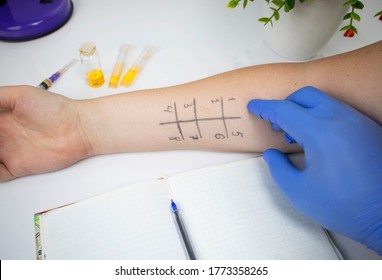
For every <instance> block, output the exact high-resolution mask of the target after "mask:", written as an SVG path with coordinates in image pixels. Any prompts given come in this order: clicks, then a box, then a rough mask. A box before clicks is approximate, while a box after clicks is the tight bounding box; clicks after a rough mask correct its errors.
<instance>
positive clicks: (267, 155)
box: [263, 149, 303, 206]
mask: <svg viewBox="0 0 382 280" xmlns="http://www.w3.org/2000/svg"><path fill="white" fill-rule="evenodd" d="M263 158H264V159H265V161H266V162H267V164H268V167H269V170H270V173H271V175H272V178H273V179H274V180H275V182H276V183H277V185H278V186H279V188H280V189H281V191H282V192H283V193H284V194H285V195H286V197H287V198H288V199H289V201H290V202H291V203H292V204H293V205H295V206H296V205H298V204H299V203H298V202H299V201H301V198H302V189H303V188H302V187H303V186H302V183H301V182H302V176H303V175H302V174H303V171H301V170H299V169H297V168H296V167H295V166H294V165H293V163H292V162H291V161H290V159H289V158H288V157H287V156H286V155H285V154H284V153H282V152H280V151H279V150H276V149H269V150H266V151H265V152H264V154H263Z"/></svg>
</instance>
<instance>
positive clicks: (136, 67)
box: [121, 45, 153, 87]
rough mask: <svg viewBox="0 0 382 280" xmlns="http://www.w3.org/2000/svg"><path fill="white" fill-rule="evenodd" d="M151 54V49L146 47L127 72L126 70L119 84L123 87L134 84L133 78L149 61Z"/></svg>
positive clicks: (148, 46)
mask: <svg viewBox="0 0 382 280" xmlns="http://www.w3.org/2000/svg"><path fill="white" fill-rule="evenodd" d="M152 52H153V47H152V46H150V45H147V46H146V47H145V49H144V50H143V51H142V52H141V54H140V55H139V57H138V58H137V60H136V61H135V62H134V64H133V65H132V66H131V67H130V68H129V70H127V72H126V74H125V75H124V76H123V78H122V81H121V84H122V85H123V86H124V87H128V86H130V85H131V84H132V83H133V82H134V80H135V77H136V76H137V75H138V73H139V72H140V71H141V70H142V68H143V66H144V65H145V63H146V62H147V61H148V60H149V59H150V57H151V54H152Z"/></svg>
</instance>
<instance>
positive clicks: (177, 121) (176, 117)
mask: <svg viewBox="0 0 382 280" xmlns="http://www.w3.org/2000/svg"><path fill="white" fill-rule="evenodd" d="M174 113H175V119H176V124H177V126H178V130H179V133H180V136H181V137H182V140H183V141H184V136H183V132H182V128H181V127H180V124H179V119H178V111H177V109H176V103H175V102H174Z"/></svg>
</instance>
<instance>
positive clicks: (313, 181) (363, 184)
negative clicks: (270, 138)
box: [248, 87, 382, 254]
mask: <svg viewBox="0 0 382 280" xmlns="http://www.w3.org/2000/svg"><path fill="white" fill-rule="evenodd" d="M360 94H362V93H360ZM248 109H249V111H250V112H251V113H253V114H255V115H257V116H259V117H261V118H262V119H264V120H267V121H269V122H271V123H272V126H273V127H274V128H276V129H278V130H280V129H281V130H283V131H285V132H286V133H287V135H286V139H288V142H293V141H294V140H295V141H296V142H297V143H298V144H299V145H300V146H301V147H302V148H303V149H304V152H305V166H306V167H305V168H304V169H303V170H299V169H297V168H296V167H295V166H294V165H293V164H292V163H291V162H290V160H289V158H288V157H287V156H286V155H285V154H283V153H281V152H280V151H278V150H274V149H270V150H267V151H265V153H264V159H265V160H266V162H267V163H268V165H269V168H270V171H271V174H272V176H273V178H274V179H275V181H276V182H277V183H278V185H279V186H280V188H281V190H282V192H283V193H284V194H285V195H286V196H287V198H288V199H289V201H290V202H291V203H292V205H293V206H294V207H295V208H296V209H298V210H300V211H301V212H302V213H304V214H305V215H307V216H308V217H310V218H312V219H313V220H314V221H316V222H317V223H319V224H321V225H322V226H323V227H325V228H327V229H329V230H331V231H334V232H339V233H342V234H344V235H347V236H348V237H350V238H352V239H355V240H357V241H359V242H361V243H363V244H365V245H366V246H368V247H369V248H372V249H374V250H375V251H376V252H378V253H379V254H382V127H381V125H379V124H378V123H376V122H375V121H373V120H372V119H370V118H368V117H366V116H365V115H363V114H362V113H360V112H358V111H356V110H355V109H353V108H351V107H350V106H348V105H346V104H344V103H342V102H340V101H337V100H335V99H333V98H331V97H329V96H327V95H325V94H324V93H323V92H321V91H319V90H318V89H316V88H312V87H305V88H302V89H300V90H299V91H297V92H295V93H293V94H291V95H290V96H289V97H288V98H287V99H286V100H284V101H281V100H269V101H265V100H252V101H251V102H250V103H249V104H248Z"/></svg>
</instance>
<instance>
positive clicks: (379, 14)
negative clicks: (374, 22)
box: [374, 11, 382, 17]
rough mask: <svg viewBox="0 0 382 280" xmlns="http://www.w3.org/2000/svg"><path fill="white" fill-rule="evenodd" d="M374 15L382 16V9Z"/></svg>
mask: <svg viewBox="0 0 382 280" xmlns="http://www.w3.org/2000/svg"><path fill="white" fill-rule="evenodd" d="M374 16H375V17H379V16H382V11H380V12H379V13H376V14H375V15H374Z"/></svg>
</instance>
